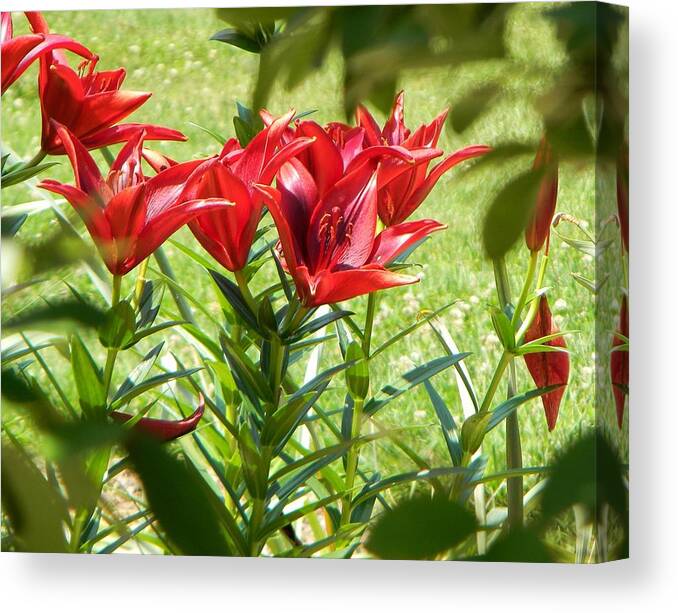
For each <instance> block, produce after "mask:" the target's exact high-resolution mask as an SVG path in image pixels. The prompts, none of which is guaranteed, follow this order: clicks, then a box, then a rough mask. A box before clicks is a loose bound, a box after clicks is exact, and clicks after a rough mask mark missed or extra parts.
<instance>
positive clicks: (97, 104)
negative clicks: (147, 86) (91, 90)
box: [77, 90, 151, 139]
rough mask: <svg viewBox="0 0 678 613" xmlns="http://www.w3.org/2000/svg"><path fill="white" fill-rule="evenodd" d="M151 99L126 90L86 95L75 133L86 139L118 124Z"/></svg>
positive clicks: (146, 95) (143, 93)
mask: <svg viewBox="0 0 678 613" xmlns="http://www.w3.org/2000/svg"><path fill="white" fill-rule="evenodd" d="M150 97H151V94H150V93H148V92H133V91H128V90H117V91H106V92H102V93H99V94H88V95H86V97H85V100H84V102H83V105H82V109H81V112H80V115H79V116H78V123H77V131H78V133H79V135H80V137H81V138H82V139H87V137H89V136H93V135H95V134H97V133H99V132H101V131H102V130H105V129H106V128H109V127H111V126H112V125H114V124H116V123H118V122H119V121H122V120H123V119H125V117H128V116H129V115H131V114H132V113H133V112H134V111H136V110H137V109H138V108H139V107H140V106H141V105H142V104H144V102H146V101H147V100H148V99H149V98H150Z"/></svg>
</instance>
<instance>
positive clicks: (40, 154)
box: [24, 149, 47, 168]
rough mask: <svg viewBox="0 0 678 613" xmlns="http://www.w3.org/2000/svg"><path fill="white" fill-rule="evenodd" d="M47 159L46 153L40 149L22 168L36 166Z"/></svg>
mask: <svg viewBox="0 0 678 613" xmlns="http://www.w3.org/2000/svg"><path fill="white" fill-rule="evenodd" d="M45 157H47V152H46V151H43V150H42V149H40V151H38V152H37V153H36V154H35V155H34V156H33V157H32V158H31V159H30V160H28V162H26V164H25V165H24V168H31V167H32V166H37V165H38V164H39V163H40V162H42V160H44V159H45Z"/></svg>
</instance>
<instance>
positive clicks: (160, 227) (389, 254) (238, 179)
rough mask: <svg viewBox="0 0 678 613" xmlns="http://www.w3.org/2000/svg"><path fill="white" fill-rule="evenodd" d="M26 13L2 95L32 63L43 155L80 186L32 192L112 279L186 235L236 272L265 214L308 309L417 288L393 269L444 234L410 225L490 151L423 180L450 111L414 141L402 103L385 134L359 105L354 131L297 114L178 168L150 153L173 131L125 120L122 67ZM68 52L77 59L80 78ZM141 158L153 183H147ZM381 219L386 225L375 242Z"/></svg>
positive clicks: (468, 152)
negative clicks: (63, 213) (86, 238)
mask: <svg viewBox="0 0 678 613" xmlns="http://www.w3.org/2000/svg"><path fill="white" fill-rule="evenodd" d="M26 15H27V17H28V20H29V23H30V25H31V29H32V31H33V34H30V35H26V36H17V37H13V32H12V21H11V17H10V15H9V14H8V13H3V15H2V24H3V29H2V70H3V72H2V90H3V92H4V91H5V90H6V89H7V87H9V85H11V83H13V82H14V81H15V80H16V79H17V78H18V77H19V76H20V75H21V74H22V73H23V72H24V71H25V70H26V68H27V67H28V65H29V64H30V63H32V62H33V61H36V60H39V62H40V73H39V79H38V90H39V97H40V105H41V110H42V141H41V142H42V151H43V153H45V154H51V155H58V154H64V153H65V154H66V155H67V156H68V158H69V160H70V162H71V165H72V167H73V172H74V176H75V185H67V184H63V183H58V182H56V181H52V180H46V181H43V182H42V183H41V184H40V186H41V187H43V188H44V189H47V190H50V191H52V192H55V193H58V194H60V195H62V196H63V197H64V198H66V199H67V200H68V201H69V202H70V203H71V204H72V205H73V207H74V208H75V209H76V210H77V211H78V213H79V214H80V216H81V217H82V218H83V220H84V223H85V225H86V227H87V229H88V231H89V233H90V234H91V236H92V238H93V239H94V241H95V243H96V245H97V247H98V249H99V251H100V253H101V256H102V258H103V260H104V262H105V263H106V266H107V267H108V269H109V270H110V271H111V273H113V274H114V275H124V274H126V273H127V272H129V271H130V270H132V269H133V268H134V267H135V266H137V265H138V264H139V263H140V262H142V261H143V260H144V259H145V258H147V257H148V256H149V255H151V253H152V252H153V251H154V250H155V249H157V248H158V246H160V245H161V244H162V243H163V241H165V240H166V239H167V238H168V237H169V236H170V235H171V234H172V233H174V232H175V231H176V230H177V229H178V228H179V227H181V226H182V225H184V224H189V226H190V228H191V230H192V232H193V234H194V235H195V236H196V238H197V239H198V241H199V242H200V243H201V244H202V246H203V247H204V248H205V249H206V250H207V251H208V252H209V253H210V254H211V255H212V256H213V257H214V258H215V259H216V260H217V261H218V262H219V263H221V264H222V265H223V266H224V267H226V268H227V269H229V270H231V271H239V270H241V269H242V268H243V267H244V266H245V265H246V263H247V258H248V255H249V252H250V248H251V246H252V242H253V240H254V238H255V234H256V230H257V226H258V224H259V221H260V219H261V215H262V211H263V209H264V207H268V210H269V211H270V213H271V215H272V217H273V219H274V221H275V224H276V226H277V229H278V234H279V238H280V241H279V247H278V255H279V258H280V260H281V263H282V265H283V267H284V268H285V270H287V271H288V272H289V274H290V275H291V276H292V279H293V280H294V282H295V284H296V287H297V293H298V296H299V298H300V300H301V302H302V303H303V304H304V305H305V306H309V307H312V306H317V305H321V304H326V303H333V302H338V301H341V300H346V299H349V298H352V297H354V296H358V295H361V294H366V293H369V292H372V291H375V290H379V289H384V288H388V287H394V286H398V285H403V284H408V283H414V282H415V281H417V278H416V277H412V276H409V275H403V274H397V273H395V272H392V271H390V270H388V269H387V266H388V264H389V263H391V262H392V261H393V260H394V259H395V258H397V257H398V255H400V254H401V253H403V252H404V251H405V250H406V249H408V248H409V247H410V246H411V245H413V244H414V243H416V242H417V241H419V240H421V239H422V238H424V237H426V236H428V235H429V234H430V233H432V232H434V231H436V230H440V229H442V228H443V227H444V226H443V225H442V224H440V223H438V222H436V221H433V220H430V219H425V220H418V221H406V219H407V218H408V217H409V216H410V215H411V214H412V213H413V212H414V211H415V210H416V209H417V207H418V206H419V205H420V204H421V203H422V201H423V200H424V198H425V197H426V196H427V195H428V194H429V192H430V191H431V189H432V188H433V186H434V185H435V183H436V182H437V181H438V179H439V178H440V177H441V176H442V174H443V173H444V172H446V171H447V170H449V169H450V168H452V167H453V166H454V165H455V164H457V163H459V162H461V161H463V160H466V159H469V158H472V157H476V156H479V155H482V154H483V153H485V152H486V151H488V148H487V147H484V146H475V147H468V148H466V149H463V150H461V151H458V152H457V153H454V154H452V155H451V156H448V157H446V158H445V159H444V160H443V161H442V162H440V163H439V164H437V165H436V166H435V167H434V168H433V169H432V170H431V172H430V173H428V174H427V171H428V166H429V163H430V161H431V160H433V159H434V158H437V157H439V156H441V155H442V154H443V152H442V151H441V150H440V149H437V148H436V146H437V143H438V139H439V137H440V133H441V130H442V126H443V122H444V120H445V116H446V112H444V113H442V114H441V115H439V116H438V117H436V118H435V119H434V120H433V121H432V122H431V123H430V124H428V125H422V126H420V127H419V128H418V129H417V130H415V131H414V132H413V133H410V130H408V129H407V127H406V126H405V123H404V114H403V101H404V96H403V94H402V93H401V94H399V95H398V96H397V98H396V101H395V103H394V106H393V110H392V112H391V115H390V117H389V118H388V120H387V122H386V124H385V125H384V128H383V129H381V128H380V127H379V126H378V124H377V122H376V121H375V120H374V118H373V117H372V116H371V115H370V113H369V112H368V111H367V110H366V109H365V108H363V107H360V108H359V109H358V112H357V125H355V126H349V125H346V124H343V123H339V122H332V123H330V124H328V125H326V126H321V125H319V124H317V123H315V122H313V121H296V122H293V117H294V112H293V111H290V112H289V113H287V114H286V115H283V116H281V117H277V118H276V117H273V116H272V115H270V114H269V113H268V112H266V111H262V112H261V117H262V119H263V121H264V125H265V127H264V129H263V130H261V131H260V132H259V134H257V135H256V136H255V137H254V138H253V139H252V140H251V141H250V142H249V143H248V144H247V146H245V147H242V146H241V145H240V143H239V142H238V141H237V140H235V139H231V140H229V141H228V142H227V143H225V145H224V147H223V149H222V151H221V153H220V154H219V155H217V156H214V157H211V158H208V159H205V160H194V161H189V162H183V163H176V162H174V161H173V160H170V159H168V158H165V157H163V156H161V155H160V154H158V153H157V152H154V151H151V150H148V149H145V148H144V142H145V141H147V140H185V137H184V136H183V135H182V134H181V133H180V132H177V131H175V130H172V129H169V128H164V127H162V126H155V125H147V124H137V123H128V124H120V123H119V122H120V121H121V120H123V119H124V118H126V117H127V116H129V115H130V114H131V113H132V112H133V111H135V110H136V109H137V108H138V107H139V106H141V105H142V104H143V103H144V102H145V101H146V100H148V98H149V96H150V94H149V93H145V92H132V91H125V90H122V89H121V86H122V83H123V80H124V77H125V70H124V69H123V68H120V69H118V70H113V71H101V72H98V71H97V70H96V66H97V63H98V57H97V56H96V55H95V54H94V53H92V52H91V51H89V50H88V49H87V48H85V47H84V46H82V45H81V44H80V43H77V42H76V41H73V40H71V39H69V38H67V37H63V36H57V35H54V34H50V33H49V30H48V27H47V24H46V23H45V21H44V19H42V17H41V16H40V15H39V14H37V13H27V14H26ZM64 50H68V51H72V52H75V53H77V54H79V55H81V56H82V57H83V58H84V61H83V62H82V64H80V66H79V67H78V69H77V70H74V69H73V68H72V67H71V66H69V64H68V62H67V60H66V57H65V54H64ZM114 143H124V144H123V146H122V148H121V150H120V152H119V154H118V156H117V158H116V159H115V161H114V163H113V164H112V166H111V168H110V170H109V171H108V173H107V175H106V176H105V178H104V176H103V175H102V173H101V171H100V170H99V168H98V167H97V165H96V163H95V161H94V159H93V158H92V156H91V155H90V153H89V150H91V149H96V148H100V147H104V146H107V145H111V144H114ZM142 160H146V162H147V163H148V164H149V166H150V167H151V168H153V169H154V170H155V171H156V174H155V175H154V176H152V177H147V176H146V175H145V174H144V172H143V169H142ZM273 185H275V187H273ZM378 218H381V221H382V222H383V224H384V226H386V227H385V229H384V230H383V231H381V232H378V231H377V229H378V228H377V226H378V221H377V220H378Z"/></svg>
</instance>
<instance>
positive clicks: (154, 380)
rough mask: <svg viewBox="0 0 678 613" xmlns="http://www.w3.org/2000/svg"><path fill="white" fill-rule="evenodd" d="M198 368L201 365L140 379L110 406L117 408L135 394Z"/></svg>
mask: <svg viewBox="0 0 678 613" xmlns="http://www.w3.org/2000/svg"><path fill="white" fill-rule="evenodd" d="M200 370H202V366H199V367H197V368H189V369H187V370H177V371H175V372H167V373H162V374H161V375H155V376H154V377H151V378H149V379H146V380H145V381H142V382H141V383H138V384H136V385H134V386H133V387H131V388H129V389H128V390H127V391H126V392H125V393H124V394H122V395H121V396H118V398H116V399H115V400H114V401H113V402H111V408H112V409H118V408H120V407H122V406H124V405H126V404H127V403H128V402H130V401H131V400H133V399H134V398H136V397H137V396H140V395H141V394H143V393H145V392H147V391H149V390H152V389H153V388H156V387H160V386H161V385H164V384H165V383H169V382H170V381H174V380H175V379H181V378H183V377H190V376H191V375H193V374H195V373H196V372H198V371H200Z"/></svg>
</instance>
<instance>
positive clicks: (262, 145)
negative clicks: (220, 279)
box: [186, 111, 313, 272]
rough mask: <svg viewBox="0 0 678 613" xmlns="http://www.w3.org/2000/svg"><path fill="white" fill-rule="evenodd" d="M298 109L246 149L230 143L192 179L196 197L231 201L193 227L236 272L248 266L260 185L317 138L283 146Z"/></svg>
mask: <svg viewBox="0 0 678 613" xmlns="http://www.w3.org/2000/svg"><path fill="white" fill-rule="evenodd" d="M293 116H294V111H290V112H289V113H287V114H286V115H283V116H281V117H278V118H277V119H275V120H274V121H273V122H272V123H271V124H270V125H269V126H268V127H266V128H264V129H263V130H262V131H261V132H259V134H257V135H256V136H255V137H254V138H253V139H252V140H251V141H250V143H249V144H248V145H247V147H245V148H244V149H242V148H240V146H239V144H238V142H237V141H236V140H235V139H231V140H229V141H228V142H227V143H226V144H225V145H224V148H223V150H222V152H221V154H220V155H219V156H218V157H213V158H210V159H208V160H206V161H204V162H203V163H202V164H201V165H200V167H199V168H198V169H197V170H196V172H195V174H194V175H193V176H192V177H191V180H190V181H189V186H188V187H187V191H186V194H187V195H190V196H191V197H192V198H226V199H228V201H230V202H232V203H233V205H234V206H232V207H228V208H224V209H221V210H214V211H212V212H210V213H206V214H205V215H200V216H199V217H196V218H195V219H194V220H193V221H192V222H191V223H190V224H189V225H190V228H191V230H192V232H193V234H194V235H195V237H196V238H197V239H198V241H200V244H201V245H202V246H203V247H204V248H205V249H206V250H207V251H208V252H209V253H210V254H211V255H212V257H213V258H214V259H215V260H217V261H218V262H219V263H220V264H221V265H222V266H224V267H225V268H227V269H228V270H230V271H233V272H235V271H238V270H242V269H243V268H244V267H245V265H246V264H247V258H248V256H249V252H250V248H251V247H252V242H253V241H254V236H255V234H256V230H257V226H258V224H259V220H260V218H261V212H262V209H263V200H262V198H261V195H260V194H259V192H257V191H255V190H254V188H253V186H254V184H255V183H263V184H269V183H271V182H272V181H273V179H274V177H275V175H276V173H277V172H278V169H279V168H280V166H282V165H283V164H284V163H285V162H286V161H287V160H288V159H290V158H291V157H293V156H294V155H297V154H298V153H299V152H301V151H302V150H303V149H304V148H305V147H308V146H309V145H310V144H311V143H312V142H313V140H312V139H310V138H293V139H291V140H289V142H288V143H287V144H286V145H284V146H281V143H282V136H283V134H284V132H285V131H286V130H287V127H288V124H289V122H290V120H291V119H292V117H293Z"/></svg>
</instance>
